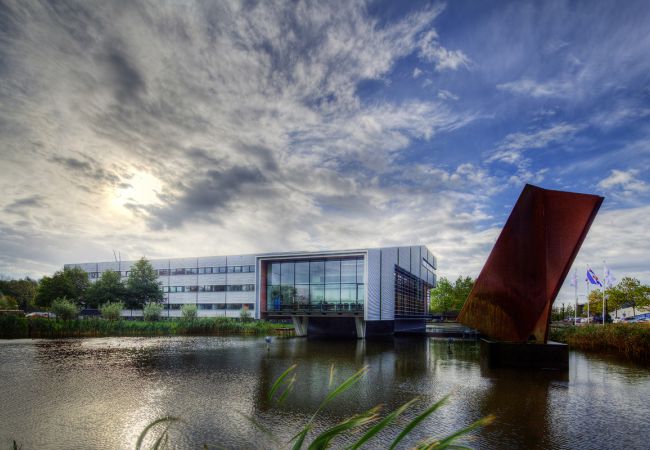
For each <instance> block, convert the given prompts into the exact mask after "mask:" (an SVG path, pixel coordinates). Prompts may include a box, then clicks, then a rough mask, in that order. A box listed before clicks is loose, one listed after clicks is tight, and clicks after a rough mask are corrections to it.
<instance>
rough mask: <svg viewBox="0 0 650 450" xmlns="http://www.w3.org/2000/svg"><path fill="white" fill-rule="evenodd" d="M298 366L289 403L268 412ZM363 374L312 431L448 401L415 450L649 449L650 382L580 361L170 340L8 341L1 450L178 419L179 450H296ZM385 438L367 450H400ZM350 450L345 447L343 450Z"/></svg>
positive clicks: (456, 350)
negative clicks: (458, 439) (434, 448)
mask: <svg viewBox="0 0 650 450" xmlns="http://www.w3.org/2000/svg"><path fill="white" fill-rule="evenodd" d="M292 364H297V365H298V366H297V368H296V370H295V373H296V382H295V387H294V390H293V392H292V393H291V395H290V396H289V397H288V398H287V400H286V401H285V402H284V403H283V404H281V405H277V404H275V403H273V404H272V403H270V402H269V401H268V399H267V396H268V392H269V389H270V387H271V386H272V384H273V382H274V381H275V379H276V378H277V377H278V376H279V375H280V374H281V373H282V372H283V371H284V370H285V369H286V368H288V367H289V366H291V365H292ZM363 366H368V373H367V375H365V377H364V378H362V380H361V381H360V382H359V383H358V384H356V385H355V386H354V387H352V388H351V389H350V390H349V391H347V392H346V393H344V394H343V395H342V396H341V397H339V398H338V399H337V400H336V401H334V402H333V403H332V404H330V405H329V406H328V407H327V408H325V409H324V410H323V412H322V413H321V414H320V415H319V416H318V417H317V419H316V422H315V424H316V429H317V430H322V429H325V427H328V426H332V425H334V424H335V423H337V422H338V421H340V420H342V419H344V418H347V417H349V416H351V415H352V414H354V413H356V412H361V411H364V410H366V409H369V408H371V407H372V406H375V405H377V404H383V405H384V408H385V410H386V409H390V410H392V409H394V408H396V407H397V406H399V405H401V404H403V403H405V402H406V401H408V400H410V399H412V398H414V397H420V401H419V402H418V403H417V405H416V406H417V407H416V408H415V409H413V410H412V411H409V413H408V414H407V415H406V417H405V418H404V419H402V420H401V421H400V424H401V425H404V424H405V423H406V420H407V419H408V418H409V417H411V418H412V417H415V415H416V414H417V413H418V412H419V411H421V410H423V409H425V408H426V407H427V406H429V405H431V404H433V403H434V402H435V401H437V400H439V399H440V398H442V397H443V396H445V395H446V394H451V398H450V401H449V403H448V404H447V405H446V406H444V407H443V408H442V409H440V410H439V411H437V412H435V413H434V414H433V415H432V416H430V417H429V418H428V419H427V420H426V421H424V422H423V423H421V424H420V425H419V426H418V428H416V429H415V431H414V432H413V433H412V434H411V435H409V438H408V440H406V441H404V443H405V445H404V446H402V448H406V447H409V446H412V445H414V444H415V443H416V442H418V441H419V440H420V439H423V438H425V437H429V436H444V435H445V434H447V433H450V432H451V431H453V430H456V429H458V428H460V427H463V426H465V425H468V424H469V423H471V422H473V421H475V420H477V419H479V418H481V417H485V416H486V415H489V414H493V415H495V416H496V421H495V423H494V424H493V425H491V426H489V427H487V428H483V429H480V430H479V431H477V432H475V433H474V434H473V435H472V437H471V438H470V439H468V440H466V441H465V443H466V444H468V445H470V446H471V447H474V448H522V449H524V448H525V449H530V448H540V449H541V448H544V449H548V448H558V449H559V448H647V443H648V442H650V428H648V427H647V426H646V423H645V422H646V420H647V418H648V417H650V401H649V399H650V371H648V369H647V368H643V367H638V366H633V365H628V364H625V363H622V362H619V361H616V360H613V359H611V358H608V357H602V356H594V355H589V354H585V353H581V352H571V354H570V370H569V371H568V372H565V373H558V372H546V371H521V370H490V369H487V368H485V367H481V364H480V359H479V347H478V344H477V343H475V342H461V341H456V342H453V343H451V344H448V342H447V341H445V340H436V339H431V338H418V339H401V338H400V339H394V340H387V341H370V340H369V341H322V340H307V339H301V338H293V339H274V340H273V342H272V343H271V344H270V346H269V347H268V349H267V344H266V343H265V341H264V339H263V338H243V337H241V338H240V337H233V338H228V337H161V338H96V339H68V340H58V341H48V340H14V341H0V380H2V383H3V388H2V390H1V391H0V405H2V409H1V410H0V446H1V447H2V448H10V447H11V445H12V441H13V440H16V441H17V442H18V444H19V445H22V446H23V447H22V448H23V449H36V448H38V449H43V448H61V449H70V448H102V449H103V448H105V449H116V448H133V447H134V445H135V442H136V440H137V437H138V435H139V434H140V432H141V431H142V430H143V429H144V428H145V426H146V425H147V424H148V423H150V422H152V421H153V420H155V419H157V418H159V417H163V416H168V415H171V416H177V417H179V418H181V419H182V420H183V422H181V423H178V424H174V426H173V427H172V428H171V431H170V433H171V434H170V436H171V439H172V441H173V443H174V446H175V447H176V448H188V447H189V448H201V446H202V445H204V444H208V445H215V446H219V447H221V448H223V447H225V448H269V447H270V446H271V445H272V442H273V441H272V440H271V438H269V437H268V436H267V435H266V434H265V433H264V432H263V431H262V430H261V429H260V428H259V427H258V426H257V425H255V424H254V423H253V421H252V420H251V419H254V421H256V422H258V423H259V424H262V425H263V426H264V427H266V428H267V429H269V430H270V431H271V432H272V433H273V434H274V435H275V436H276V437H277V438H278V439H279V440H280V441H283V442H286V441H287V440H288V439H289V438H290V437H291V436H293V434H294V433H295V432H296V431H298V430H299V429H300V426H301V425H302V424H304V423H305V422H306V421H307V420H308V419H309V417H310V416H311V414H312V413H313V412H314V411H315V410H316V408H317V407H318V405H319V403H320V402H321V400H322V399H323V398H324V397H325V395H326V394H327V392H328V383H329V379H330V374H331V373H332V372H333V376H334V381H335V383H337V382H341V381H343V380H344V379H345V378H346V377H348V376H350V375H352V374H353V373H354V372H355V371H357V370H358V369H360V368H361V367H363ZM395 435H396V433H395V431H392V432H385V433H383V434H381V435H379V436H378V437H377V439H375V440H373V441H371V443H370V445H368V447H367V448H383V447H386V446H387V445H389V444H390V442H391V441H392V439H391V438H393V437H394V436H395ZM339 444H340V443H339Z"/></svg>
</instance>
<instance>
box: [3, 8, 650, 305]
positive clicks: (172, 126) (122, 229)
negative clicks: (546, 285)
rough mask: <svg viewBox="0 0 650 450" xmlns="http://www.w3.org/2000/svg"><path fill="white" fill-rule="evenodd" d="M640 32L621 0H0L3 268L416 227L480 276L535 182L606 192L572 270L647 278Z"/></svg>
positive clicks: (271, 246) (385, 242)
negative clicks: (511, 215)
mask: <svg viewBox="0 0 650 450" xmlns="http://www.w3.org/2000/svg"><path fill="white" fill-rule="evenodd" d="M649 49H650V4H649V3H648V2H645V1H632V0H631V1H625V2H617V1H584V2H573V1H571V2H565V1H552V0H549V1H544V2H538V1H501V2H476V1H462V0H456V1H453V2H449V3H440V2H416V1H412V2H392V1H387V2H361V1H358V2H350V1H340V2H338V1H328V2H322V1H313V2H311V1H287V2H280V1H278V2H275V1H259V2H258V1H232V2H228V1H219V2H215V1H205V2H190V1H180V0H175V1H152V2H142V1H137V2H133V1H108V2H107V1H96V2H95V1H79V2H75V1H58V2H52V3H48V2H35V1H4V0H0V189H1V192H2V194H3V195H2V196H0V274H2V275H3V276H5V277H22V276H26V275H29V276H32V277H39V276H42V275H45V274H51V273H52V272H54V271H55V270H59V269H60V268H61V267H62V266H63V264H65V263H78V262H92V261H110V260H113V251H116V252H119V254H120V255H121V258H122V259H123V260H127V259H136V258H139V257H141V256H146V257H148V258H158V257H192V256H209V255H224V254H242V253H256V252H267V251H287V250H318V249H339V248H360V247H376V246H393V245H417V244H425V245H427V246H428V247H429V248H430V249H431V251H432V252H433V253H434V254H435V255H436V256H437V257H438V274H439V276H445V277H448V278H455V277H457V276H459V275H470V276H474V277H475V276H477V275H478V273H479V272H480V270H481V268H482V266H483V264H484V262H485V260H486V258H487V256H488V254H489V252H490V250H491V248H492V246H493V245H494V242H495V240H496V238H497V236H498V234H499V232H500V230H501V228H502V226H503V224H504V223H505V221H506V219H507V217H508V214H509V212H510V210H511V209H512V207H513V205H514V202H515V201H516V199H517V197H518V195H519V193H520V192H521V190H522V188H523V186H524V185H525V184H526V183H532V184H535V185H538V186H541V187H545V188H549V189H561V190H568V191H575V192H585V193H592V194H598V195H602V196H604V197H605V201H604V203H603V206H602V207H601V210H600V212H599V214H598V216H597V218H596V220H595V221H594V224H593V226H592V229H591V231H590V233H589V235H588V237H587V239H586V240H585V242H584V245H583V247H582V249H581V251H580V253H579V254H578V256H577V258H576V260H575V264H574V267H576V268H577V269H578V270H579V273H580V274H584V271H585V269H586V267H587V265H588V264H591V265H592V266H593V267H594V269H595V271H596V273H597V274H599V275H601V274H602V270H603V269H602V265H603V261H604V260H606V261H607V264H608V266H609V268H610V269H611V270H612V272H613V274H614V276H615V277H616V278H617V279H619V280H620V279H621V278H622V277H623V276H634V277H637V278H639V279H641V280H642V281H643V282H645V283H650V242H649V240H648V230H650V175H649V174H650V172H649V168H650V57H649V56H648V55H649ZM579 278H583V277H582V275H580V276H579ZM583 288H584V286H582V285H581V288H580V289H581V291H583V290H584V289H583ZM559 298H560V300H561V301H562V300H564V299H566V298H573V293H572V290H571V289H569V288H568V282H566V283H565V287H564V288H563V290H562V291H561V293H560V297H559Z"/></svg>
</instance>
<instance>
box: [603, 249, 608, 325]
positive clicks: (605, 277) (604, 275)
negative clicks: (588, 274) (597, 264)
mask: <svg viewBox="0 0 650 450" xmlns="http://www.w3.org/2000/svg"><path fill="white" fill-rule="evenodd" d="M606 270H607V268H606V267H605V260H603V326H605V288H606V287H607V276H606V274H605V271H606Z"/></svg>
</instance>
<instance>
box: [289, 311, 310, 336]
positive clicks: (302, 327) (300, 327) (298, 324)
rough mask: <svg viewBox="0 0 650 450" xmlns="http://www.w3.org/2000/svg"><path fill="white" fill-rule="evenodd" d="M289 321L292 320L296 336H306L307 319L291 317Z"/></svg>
mask: <svg viewBox="0 0 650 450" xmlns="http://www.w3.org/2000/svg"><path fill="white" fill-rule="evenodd" d="M291 320H293V329H294V330H295V331H296V336H298V337H304V336H307V328H308V325H309V317H299V316H291Z"/></svg>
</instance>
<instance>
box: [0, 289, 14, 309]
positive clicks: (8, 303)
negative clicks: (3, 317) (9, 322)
mask: <svg viewBox="0 0 650 450" xmlns="http://www.w3.org/2000/svg"><path fill="white" fill-rule="evenodd" d="M0 309H8V310H14V309H18V302H17V301H16V300H15V299H14V298H13V297H11V296H9V295H2V294H1V293H0Z"/></svg>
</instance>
